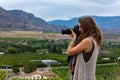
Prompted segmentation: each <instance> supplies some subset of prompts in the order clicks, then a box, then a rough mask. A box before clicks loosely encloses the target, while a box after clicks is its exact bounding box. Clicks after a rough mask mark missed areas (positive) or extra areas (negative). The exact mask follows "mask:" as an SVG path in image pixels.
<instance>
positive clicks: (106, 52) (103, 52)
mask: <svg viewBox="0 0 120 80" xmlns="http://www.w3.org/2000/svg"><path fill="white" fill-rule="evenodd" d="M100 54H101V55H110V54H112V52H110V51H100Z"/></svg>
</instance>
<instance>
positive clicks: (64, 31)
mask: <svg viewBox="0 0 120 80" xmlns="http://www.w3.org/2000/svg"><path fill="white" fill-rule="evenodd" d="M71 29H72V30H73V31H74V32H75V34H76V35H77V36H79V35H80V31H79V26H78V25H75V26H74V28H67V29H62V34H68V35H69V34H72V31H71Z"/></svg>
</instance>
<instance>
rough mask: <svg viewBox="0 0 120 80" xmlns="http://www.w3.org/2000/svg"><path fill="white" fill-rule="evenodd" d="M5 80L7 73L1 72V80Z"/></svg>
mask: <svg viewBox="0 0 120 80" xmlns="http://www.w3.org/2000/svg"><path fill="white" fill-rule="evenodd" d="M5 78H6V72H5V71H0V80H5Z"/></svg>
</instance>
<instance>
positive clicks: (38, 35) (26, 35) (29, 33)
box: [0, 31, 120, 42]
mask: <svg viewBox="0 0 120 80" xmlns="http://www.w3.org/2000/svg"><path fill="white" fill-rule="evenodd" d="M0 37H22V38H40V39H69V38H70V36H68V35H62V34H58V33H57V34H55V33H54V34H53V33H47V34H46V33H42V32H38V31H0ZM103 38H104V40H107V41H108V40H109V41H117V42H118V41H120V35H110V34H107V35H106V34H104V35H103Z"/></svg>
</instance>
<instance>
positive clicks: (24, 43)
mask: <svg viewBox="0 0 120 80" xmlns="http://www.w3.org/2000/svg"><path fill="white" fill-rule="evenodd" d="M69 41H70V40H69V39H63V40H62V39H60V40H48V39H45V40H43V39H36V38H11V37H8V38H1V39H0V52H4V54H0V66H2V65H9V66H11V67H13V68H14V67H20V66H24V65H26V64H27V63H29V62H30V60H45V59H50V60H56V61H58V62H60V63H61V64H51V67H53V68H52V71H53V72H54V73H56V74H57V75H58V76H57V78H56V79H52V80H68V78H69V75H68V70H67V68H66V66H67V56H66V55H65V54H63V52H64V51H66V48H67V46H68V43H69ZM101 51H110V52H112V54H109V55H103V54H102V55H101V54H100V55H99V57H98V62H97V64H107V63H117V65H101V66H97V69H96V78H97V80H119V79H120V66H119V64H118V60H117V58H118V57H120V42H116V41H115V42H114V41H104V42H103V46H102V48H101ZM106 57H107V58H110V59H111V60H107V61H103V60H102V58H106ZM32 63H33V64H34V65H35V66H36V67H38V68H41V67H46V66H48V65H46V64H43V63H42V62H40V61H37V62H32ZM54 67H58V68H54ZM61 67H63V68H61ZM3 73H4V77H5V72H0V76H1V74H3ZM2 79H3V78H2ZM13 80H21V79H13Z"/></svg>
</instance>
